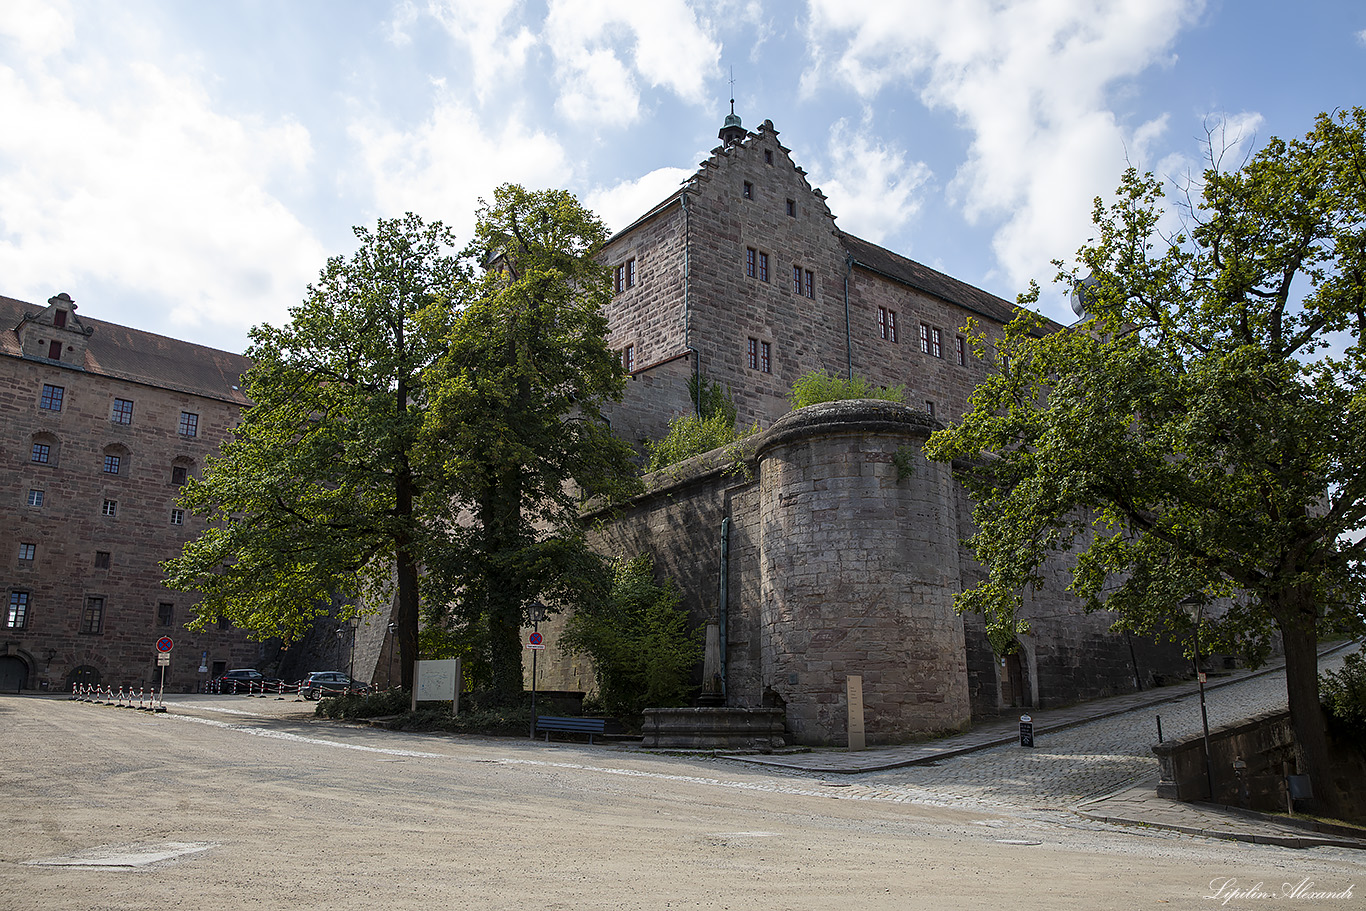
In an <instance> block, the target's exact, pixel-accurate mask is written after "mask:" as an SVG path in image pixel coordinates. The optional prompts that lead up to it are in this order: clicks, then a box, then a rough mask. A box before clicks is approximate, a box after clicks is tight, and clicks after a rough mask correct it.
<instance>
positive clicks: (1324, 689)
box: [1319, 652, 1366, 737]
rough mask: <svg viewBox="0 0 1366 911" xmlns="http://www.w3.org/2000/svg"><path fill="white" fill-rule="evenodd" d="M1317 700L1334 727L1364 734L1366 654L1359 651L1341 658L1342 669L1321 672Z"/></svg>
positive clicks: (1359, 735)
mask: <svg viewBox="0 0 1366 911" xmlns="http://www.w3.org/2000/svg"><path fill="white" fill-rule="evenodd" d="M1319 701H1320V702H1322V703H1323V707H1324V709H1325V710H1326V711H1327V712H1328V716H1329V718H1330V719H1331V720H1332V722H1333V724H1334V726H1335V727H1337V728H1339V729H1341V730H1344V731H1348V732H1351V733H1353V734H1355V735H1356V736H1357V737H1366V658H1363V656H1362V653H1361V652H1355V653H1353V654H1351V655H1348V656H1347V657H1346V658H1344V659H1343V661H1342V670H1340V671H1324V672H1323V674H1322V675H1321V676H1320V677H1319Z"/></svg>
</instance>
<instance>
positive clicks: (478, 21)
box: [427, 0, 536, 101]
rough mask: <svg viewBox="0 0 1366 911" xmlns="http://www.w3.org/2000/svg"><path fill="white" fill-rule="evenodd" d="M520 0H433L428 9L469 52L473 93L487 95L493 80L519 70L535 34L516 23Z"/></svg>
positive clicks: (494, 81) (533, 43) (522, 65)
mask: <svg viewBox="0 0 1366 911" xmlns="http://www.w3.org/2000/svg"><path fill="white" fill-rule="evenodd" d="M521 6H522V0H432V2H430V3H429V4H428V5H427V12H428V13H429V14H430V15H431V16H432V17H433V18H435V19H436V21H437V22H439V23H440V24H441V27H442V28H444V29H445V30H446V32H447V34H449V35H450V36H451V38H452V39H453V40H454V41H455V42H456V43H457V44H460V45H462V46H464V48H465V50H466V51H467V52H468V53H469V55H470V63H471V66H472V67H473V71H474V72H473V75H474V90H475V95H476V96H477V97H478V98H479V100H480V101H483V100H484V99H485V98H487V97H488V95H489V93H490V91H491V90H492V89H493V88H494V86H495V84H496V83H497V82H498V81H499V80H501V79H504V78H507V77H508V76H510V75H514V74H516V73H517V72H519V71H520V70H521V69H522V68H523V67H524V66H525V65H526V59H527V53H528V51H529V50H530V49H531V48H532V47H533V46H534V45H535V43H536V38H535V36H534V35H532V33H531V31H530V30H529V29H527V28H526V27H525V26H518V25H517V23H516V21H515V18H514V16H513V14H514V13H516V12H518V11H519V9H520V8H521Z"/></svg>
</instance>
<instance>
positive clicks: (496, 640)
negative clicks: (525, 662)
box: [480, 472, 528, 704]
mask: <svg viewBox="0 0 1366 911" xmlns="http://www.w3.org/2000/svg"><path fill="white" fill-rule="evenodd" d="M495 477H496V480H494V481H493V482H492V483H491V484H490V488H491V490H492V492H491V493H490V494H489V495H488V498H487V500H486V501H485V502H484V503H483V504H481V508H480V522H481V523H482V525H483V533H484V535H483V537H484V554H485V561H486V562H485V565H486V566H487V567H488V570H487V572H488V576H487V578H486V579H485V584H486V585H487V586H488V589H487V591H488V625H489V662H490V664H491V665H492V668H491V670H492V672H493V690H494V692H495V693H496V694H497V697H498V699H499V701H501V702H505V703H508V704H512V703H515V702H517V701H520V700H521V697H522V692H523V691H524V690H525V688H526V687H525V683H524V682H523V678H522V637H521V632H522V618H523V616H524V614H525V606H526V600H527V597H528V593H527V591H526V588H527V586H526V584H525V580H523V579H519V578H516V577H515V576H514V575H513V574H512V573H510V572H508V571H507V570H506V569H504V566H506V562H507V560H508V558H510V557H511V556H512V555H513V554H515V553H516V552H517V551H518V550H519V549H520V547H521V544H522V541H521V535H520V532H521V518H522V511H521V485H520V483H519V482H518V480H517V477H516V473H515V472H508V473H504V474H501V475H495Z"/></svg>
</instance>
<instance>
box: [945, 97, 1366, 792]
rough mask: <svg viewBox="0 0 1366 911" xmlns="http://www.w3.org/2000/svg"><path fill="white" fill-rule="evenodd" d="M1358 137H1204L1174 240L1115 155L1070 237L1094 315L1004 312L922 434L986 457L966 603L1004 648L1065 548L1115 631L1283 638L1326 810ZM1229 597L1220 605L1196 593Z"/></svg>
mask: <svg viewBox="0 0 1366 911" xmlns="http://www.w3.org/2000/svg"><path fill="white" fill-rule="evenodd" d="M1363 138H1366V112H1363V110H1362V109H1360V108H1355V109H1353V110H1351V111H1346V112H1342V113H1340V114H1338V115H1337V116H1333V117H1330V116H1328V115H1321V116H1320V117H1319V118H1318V119H1317V122H1316V123H1315V126H1314V129H1313V130H1312V131H1311V132H1309V134H1308V135H1307V136H1306V137H1305V138H1304V139H1301V140H1294V141H1290V142H1283V141H1281V140H1279V139H1272V140H1270V141H1269V142H1268V143H1267V144H1266V146H1265V147H1264V148H1263V149H1261V150H1260V151H1259V152H1258V153H1257V154H1256V155H1255V156H1253V157H1252V158H1250V159H1249V160H1248V161H1247V162H1246V163H1245V164H1244V165H1243V166H1242V167H1241V168H1239V169H1237V170H1232V171H1226V170H1221V169H1220V168H1219V167H1217V162H1218V156H1217V155H1215V154H1212V155H1211V161H1212V162H1214V163H1215V164H1216V166H1214V167H1211V168H1210V169H1209V170H1207V171H1206V172H1205V174H1204V180H1203V185H1202V187H1201V188H1200V193H1199V196H1198V197H1197V198H1196V199H1194V200H1193V201H1192V202H1190V204H1189V205H1188V206H1187V207H1186V209H1185V218H1186V222H1187V225H1186V227H1187V230H1185V231H1183V232H1180V233H1178V234H1176V235H1174V236H1166V237H1164V236H1163V234H1162V233H1161V232H1160V231H1159V227H1158V224H1159V217H1160V210H1159V203H1160V199H1161V195H1162V193H1161V187H1160V185H1159V184H1158V182H1157V181H1155V180H1154V179H1153V178H1152V176H1151V175H1146V176H1140V175H1139V174H1138V173H1137V172H1135V171H1133V170H1130V171H1129V172H1127V173H1126V174H1125V176H1124V178H1123V181H1122V183H1121V186H1120V189H1119V193H1118V196H1117V199H1116V201H1115V202H1113V203H1112V204H1110V205H1108V206H1107V205H1105V204H1104V203H1102V202H1101V201H1100V200H1097V202H1096V210H1095V223H1096V226H1097V231H1098V234H1097V238H1096V239H1095V240H1093V241H1092V242H1090V243H1089V244H1088V245H1087V246H1085V247H1083V248H1082V249H1081V250H1080V252H1079V261H1080V262H1081V264H1082V266H1083V268H1085V269H1087V270H1089V271H1090V273H1091V275H1092V276H1093V278H1094V282H1093V283H1088V286H1089V287H1088V288H1087V289H1086V291H1085V300H1086V309H1087V312H1088V314H1089V315H1090V316H1091V320H1090V322H1089V323H1087V324H1086V325H1084V326H1083V327H1079V328H1077V329H1073V330H1069V331H1062V332H1056V333H1052V334H1046V335H1043V336H1042V337H1039V336H1038V334H1037V328H1038V327H1037V322H1036V321H1035V320H1034V319H1032V318H1030V317H1028V316H1027V315H1021V316H1020V317H1019V318H1017V319H1016V320H1015V322H1014V323H1012V324H1011V325H1010V326H1009V327H1008V328H1007V330H1006V333H1005V338H1004V339H1003V340H1002V341H1001V342H1000V348H1001V352H1002V353H1003V354H1004V355H1005V358H1004V359H1003V360H1002V365H1003V369H1002V370H1000V371H999V372H997V373H995V374H994V375H992V376H991V377H989V378H988V380H987V381H986V382H985V383H984V384H983V385H982V386H981V387H980V388H979V389H978V390H977V391H976V393H975V395H974V398H973V410H972V412H971V413H970V414H968V415H967V416H966V417H965V418H964V419H963V420H962V421H961V422H960V423H958V424H956V425H955V426H952V427H950V428H949V429H947V430H944V431H942V432H940V433H937V434H935V435H934V436H932V437H931V439H930V441H929V444H928V446H927V452H928V453H929V454H930V456H931V457H932V458H935V459H939V460H943V461H947V460H950V459H960V458H962V459H976V460H978V462H977V465H978V468H976V469H975V470H972V471H969V472H967V473H966V475H965V481H966V482H967V484H968V485H969V487H970V489H971V492H972V493H973V495H974V498H975V500H976V508H975V512H974V516H975V519H976V523H977V529H978V530H977V533H976V534H975V535H974V537H973V538H972V542H971V543H972V546H973V548H974V550H975V552H976V554H977V557H978V559H979V560H980V561H981V562H982V563H983V564H984V566H985V567H986V569H987V570H988V577H987V578H986V580H985V581H984V582H983V583H982V584H981V585H979V586H977V587H976V588H974V589H972V590H970V591H967V592H964V593H963V595H962V596H961V597H960V599H959V602H958V603H959V606H960V608H962V609H977V610H981V611H983V612H984V613H985V615H986V617H987V622H988V627H989V629H990V632H991V636H992V641H993V644H995V645H996V647H997V648H998V649H1001V648H1005V647H1007V643H1009V642H1010V641H1011V640H1013V638H1014V636H1015V635H1016V634H1017V632H1019V631H1020V628H1021V624H1020V623H1019V620H1018V618H1017V614H1016V610H1017V608H1018V607H1019V605H1020V601H1021V593H1022V592H1023V591H1024V589H1025V588H1026V586H1029V585H1037V584H1040V583H1041V581H1042V580H1041V576H1040V566H1041V563H1042V561H1043V560H1044V559H1045V558H1046V556H1047V555H1048V554H1049V553H1050V552H1054V551H1067V550H1073V551H1075V552H1076V565H1075V571H1074V574H1073V579H1072V584H1071V587H1072V590H1073V591H1074V592H1076V593H1077V594H1078V595H1080V596H1081V597H1082V598H1083V599H1084V600H1085V602H1086V604H1087V606H1088V607H1090V608H1101V607H1104V608H1109V609H1112V610H1115V611H1117V612H1118V614H1119V617H1120V618H1121V619H1120V624H1121V625H1122V627H1124V628H1127V629H1131V630H1136V631H1156V630H1159V629H1161V628H1162V627H1163V626H1167V627H1177V628H1186V629H1188V628H1190V626H1191V625H1192V620H1191V619H1190V618H1189V617H1188V616H1187V613H1186V611H1185V609H1184V608H1185V607H1186V606H1191V605H1195V606H1197V607H1198V608H1200V611H1199V613H1198V614H1197V615H1196V616H1197V617H1198V618H1199V619H1198V622H1200V623H1201V627H1200V630H1199V640H1200V642H1201V643H1202V646H1203V644H1205V643H1209V644H1211V645H1219V646H1220V647H1222V648H1226V649H1233V648H1237V647H1241V648H1242V649H1243V650H1244V652H1245V653H1250V654H1252V655H1253V656H1254V657H1255V656H1257V655H1261V654H1264V653H1265V648H1266V643H1267V641H1268V640H1269V638H1270V636H1271V635H1272V633H1273V632H1278V633H1279V634H1280V637H1281V641H1282V643H1283V646H1284V649H1285V660H1286V686H1287V693H1288V696H1289V704H1290V711H1291V714H1292V723H1293V725H1294V729H1295V735H1296V739H1297V742H1298V746H1299V749H1300V751H1301V758H1302V760H1303V761H1304V763H1305V765H1306V771H1308V772H1309V773H1310V774H1311V775H1313V777H1314V787H1315V792H1316V794H1318V795H1321V796H1323V797H1324V798H1325V799H1326V801H1327V803H1328V804H1329V805H1330V808H1331V805H1332V804H1333V803H1334V801H1335V795H1334V794H1333V793H1332V792H1331V791H1330V788H1331V783H1330V781H1329V779H1328V776H1327V775H1326V774H1325V772H1324V768H1325V764H1326V741H1325V734H1324V727H1323V722H1322V715H1321V713H1320V710H1319V698H1318V677H1317V656H1316V647H1317V643H1318V641H1319V638H1320V636H1321V635H1322V634H1324V633H1325V632H1334V631H1353V632H1360V631H1361V630H1362V617H1361V611H1360V605H1361V603H1362V595H1363V591H1366V574H1364V573H1363V562H1362V557H1363V548H1366V543H1363V540H1362V538H1361V531H1362V528H1363V525H1364V524H1366V459H1363V458H1362V453H1363V452H1366V385H1363V380H1364V379H1366V354H1364V353H1363V349H1362V345H1361V340H1362V335H1363V329H1366V146H1364V145H1363ZM1059 267H1060V270H1061V264H1059ZM1059 281H1062V282H1071V281H1073V277H1072V276H1071V275H1069V274H1066V273H1064V272H1061V271H1060V274H1059ZM1037 295H1038V290H1037V288H1035V289H1034V290H1033V291H1032V292H1031V293H1030V294H1029V295H1025V296H1024V297H1022V303H1025V304H1032V303H1034V302H1035V301H1036V300H1037ZM977 344H978V345H979V346H981V348H982V350H981V351H980V352H979V353H983V354H985V342H984V340H981V339H978V340H977ZM1221 598H1229V599H1231V601H1230V602H1229V603H1230V604H1231V606H1230V607H1228V609H1227V610H1226V611H1222V612H1221V611H1220V610H1218V609H1217V608H1216V609H1214V610H1212V611H1211V610H1206V609H1204V608H1205V607H1206V606H1207V605H1214V604H1215V602H1216V600H1217V599H1221Z"/></svg>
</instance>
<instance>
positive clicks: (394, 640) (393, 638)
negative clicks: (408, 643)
mask: <svg viewBox="0 0 1366 911" xmlns="http://www.w3.org/2000/svg"><path fill="white" fill-rule="evenodd" d="M396 645H398V624H397V623H390V624H389V689H393V688H394V646H396Z"/></svg>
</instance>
